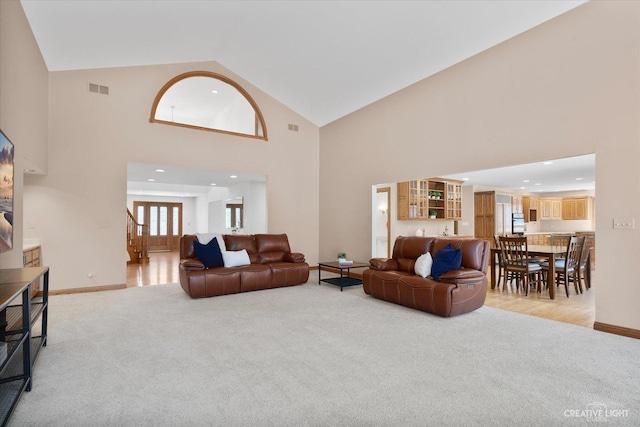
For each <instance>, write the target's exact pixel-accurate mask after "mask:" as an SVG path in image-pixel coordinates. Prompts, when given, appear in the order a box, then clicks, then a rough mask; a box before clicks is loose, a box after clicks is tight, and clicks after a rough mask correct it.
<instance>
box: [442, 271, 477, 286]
mask: <svg viewBox="0 0 640 427" xmlns="http://www.w3.org/2000/svg"><path fill="white" fill-rule="evenodd" d="M484 277H485V274H484V273H483V272H482V271H478V270H474V269H473V268H460V269H458V270H451V271H447V272H446V273H443V274H442V275H441V276H440V281H441V282H446V283H454V284H463V283H475V282H477V281H478V280H480V281H481V280H482V279H484Z"/></svg>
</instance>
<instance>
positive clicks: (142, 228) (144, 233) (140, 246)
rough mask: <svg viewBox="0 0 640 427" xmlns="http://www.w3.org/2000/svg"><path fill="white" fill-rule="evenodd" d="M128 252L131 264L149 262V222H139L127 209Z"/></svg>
mask: <svg viewBox="0 0 640 427" xmlns="http://www.w3.org/2000/svg"><path fill="white" fill-rule="evenodd" d="M127 252H128V253H129V258H130V259H129V262H128V263H129V264H146V263H148V262H149V224H139V223H138V222H137V221H136V219H135V218H134V216H133V214H132V213H131V211H129V209H127Z"/></svg>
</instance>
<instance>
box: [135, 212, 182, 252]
mask: <svg viewBox="0 0 640 427" xmlns="http://www.w3.org/2000/svg"><path fill="white" fill-rule="evenodd" d="M133 210H134V212H135V216H136V221H138V223H139V224H145V225H147V224H148V225H149V250H150V251H174V250H178V245H179V243H180V236H182V203H165V202H133Z"/></svg>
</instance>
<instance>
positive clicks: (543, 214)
mask: <svg viewBox="0 0 640 427" xmlns="http://www.w3.org/2000/svg"><path fill="white" fill-rule="evenodd" d="M539 216H540V218H539V219H541V220H549V219H562V199H559V198H542V199H540V210H539Z"/></svg>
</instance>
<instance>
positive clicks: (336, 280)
mask: <svg viewBox="0 0 640 427" xmlns="http://www.w3.org/2000/svg"><path fill="white" fill-rule="evenodd" d="M322 267H329V268H335V269H336V270H340V277H330V278H328V279H323V278H321V272H322ZM367 267H369V263H366V262H359V261H354V262H353V264H351V265H340V263H339V262H338V261H328V262H319V263H318V284H319V285H320V284H321V283H322V282H325V283H331V284H332V285H336V286H340V292H342V288H345V287H347V286H356V285H361V284H362V279H358V278H357V277H351V275H350V274H351V271H350V270H351V269H352V268H367ZM344 270H347V273H346V274H347V275H346V276H345V275H344Z"/></svg>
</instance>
